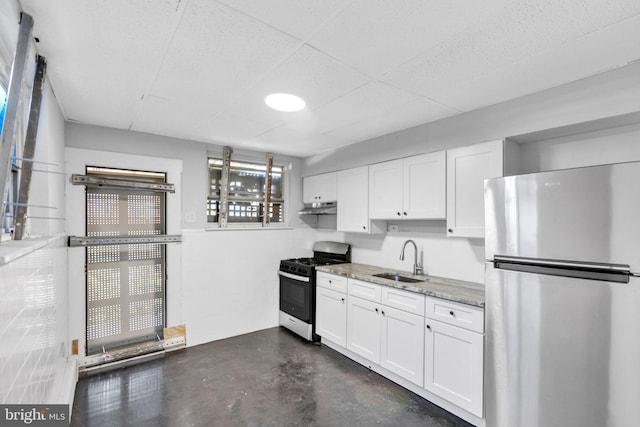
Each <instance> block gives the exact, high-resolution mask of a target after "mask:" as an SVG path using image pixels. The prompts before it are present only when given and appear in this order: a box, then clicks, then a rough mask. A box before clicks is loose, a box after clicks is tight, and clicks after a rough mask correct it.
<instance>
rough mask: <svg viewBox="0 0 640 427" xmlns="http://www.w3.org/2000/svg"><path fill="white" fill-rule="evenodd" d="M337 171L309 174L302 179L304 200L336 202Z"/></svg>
mask: <svg viewBox="0 0 640 427" xmlns="http://www.w3.org/2000/svg"><path fill="white" fill-rule="evenodd" d="M337 177H338V174H337V173H336V172H329V173H323V174H320V175H313V176H308V177H306V178H304V179H303V180H302V202H303V203H314V202H335V201H336V200H337V196H338V194H337V189H338V186H337Z"/></svg>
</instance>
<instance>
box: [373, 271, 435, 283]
mask: <svg viewBox="0 0 640 427" xmlns="http://www.w3.org/2000/svg"><path fill="white" fill-rule="evenodd" d="M373 276H374V277H380V278H382V279H389V280H395V281H396V282H407V283H416V282H426V280H424V279H414V278H413V277H407V276H403V275H401V274H398V273H378V274H374V275H373Z"/></svg>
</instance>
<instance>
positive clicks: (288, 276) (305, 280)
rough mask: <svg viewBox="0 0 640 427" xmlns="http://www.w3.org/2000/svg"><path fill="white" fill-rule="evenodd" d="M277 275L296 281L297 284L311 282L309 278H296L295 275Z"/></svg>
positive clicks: (282, 273)
mask: <svg viewBox="0 0 640 427" xmlns="http://www.w3.org/2000/svg"><path fill="white" fill-rule="evenodd" d="M278 274H279V275H280V276H282V277H286V278H287V279H292V280H297V281H298V282H306V283H309V281H310V280H311V278H310V277H304V276H297V275H295V274H291V273H285V272H284V271H278Z"/></svg>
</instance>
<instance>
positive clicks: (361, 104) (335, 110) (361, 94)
mask: <svg viewBox="0 0 640 427" xmlns="http://www.w3.org/2000/svg"><path fill="white" fill-rule="evenodd" d="M417 98H418V97H417V96H416V95H413V94H410V93H408V92H405V91H403V90H400V89H397V88H395V87H393V86H390V85H387V84H384V83H379V82H371V83H369V84H366V85H364V86H361V87H359V88H357V89H355V90H354V91H352V92H350V93H348V94H347V95H345V96H343V97H341V98H338V99H336V100H335V101H333V102H331V103H329V104H327V105H325V106H323V107H321V108H319V109H318V110H315V111H313V112H312V117H311V118H312V120H313V125H314V128H315V129H316V130H317V131H318V132H321V133H324V132H327V131H329V130H332V129H335V128H338V127H344V126H345V125H348V124H352V123H357V122H359V121H361V120H364V119H365V118H367V117H369V116H378V115H380V114H381V113H383V112H385V111H389V110H392V109H393V108H395V107H397V106H399V105H402V104H406V103H408V102H411V101H413V100H415V99H417Z"/></svg>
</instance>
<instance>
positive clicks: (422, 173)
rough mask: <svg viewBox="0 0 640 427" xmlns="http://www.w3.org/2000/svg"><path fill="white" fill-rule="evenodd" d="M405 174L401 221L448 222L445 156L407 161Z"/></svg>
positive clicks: (414, 157) (415, 157)
mask: <svg viewBox="0 0 640 427" xmlns="http://www.w3.org/2000/svg"><path fill="white" fill-rule="evenodd" d="M403 171H404V172H403V173H404V179H403V191H404V197H403V211H402V217H403V218H408V219H444V218H446V208H447V206H446V187H447V186H446V179H447V176H446V152H444V151H439V152H436V153H429V154H424V155H421V156H413V157H408V158H406V159H404V168H403Z"/></svg>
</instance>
